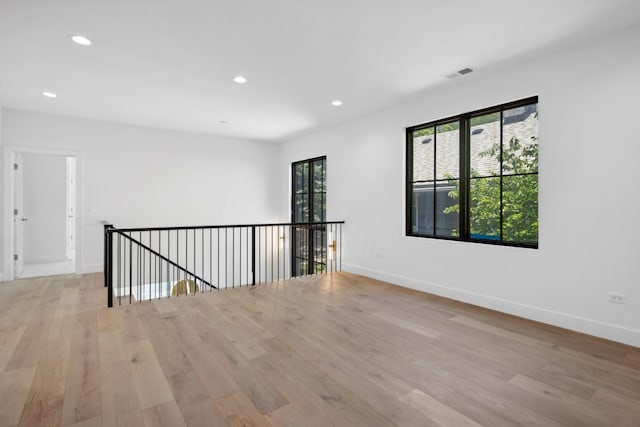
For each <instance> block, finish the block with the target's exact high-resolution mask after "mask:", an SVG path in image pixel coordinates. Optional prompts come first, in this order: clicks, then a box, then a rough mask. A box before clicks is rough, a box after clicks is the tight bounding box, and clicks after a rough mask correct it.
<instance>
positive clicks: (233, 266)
mask: <svg viewBox="0 0 640 427" xmlns="http://www.w3.org/2000/svg"><path fill="white" fill-rule="evenodd" d="M235 284H236V228H235V227H232V228H231V287H232V288H233V287H235Z"/></svg>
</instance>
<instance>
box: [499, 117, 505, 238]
mask: <svg viewBox="0 0 640 427" xmlns="http://www.w3.org/2000/svg"><path fill="white" fill-rule="evenodd" d="M503 120H504V117H503V110H500V241H501V242H502V241H504V238H503V236H504V230H503V220H504V205H503V198H502V188H503V185H502V167H503V165H502V162H503V160H504V159H503V158H502V156H503V153H502V152H503V141H504V125H503Z"/></svg>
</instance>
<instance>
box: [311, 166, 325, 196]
mask: <svg viewBox="0 0 640 427" xmlns="http://www.w3.org/2000/svg"><path fill="white" fill-rule="evenodd" d="M324 166H325V161H324V159H321V160H315V161H314V162H313V191H314V192H315V193H322V192H324V191H326V188H325V187H326V181H325V168H324Z"/></svg>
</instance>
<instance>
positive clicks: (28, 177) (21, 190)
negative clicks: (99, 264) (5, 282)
mask: <svg viewBox="0 0 640 427" xmlns="http://www.w3.org/2000/svg"><path fill="white" fill-rule="evenodd" d="M13 160H14V163H13V241H14V242H13V243H14V244H13V246H14V247H13V249H14V256H13V273H14V277H17V278H27V277H38V276H51V275H57V274H71V273H75V272H76V264H77V263H76V240H77V236H76V228H77V227H76V211H77V209H76V195H77V191H76V158H75V156H69V155H62V154H49V153H40V152H15V153H14V156H13Z"/></svg>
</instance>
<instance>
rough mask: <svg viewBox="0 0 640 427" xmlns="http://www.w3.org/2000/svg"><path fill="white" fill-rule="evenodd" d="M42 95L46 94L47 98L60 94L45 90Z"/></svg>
mask: <svg viewBox="0 0 640 427" xmlns="http://www.w3.org/2000/svg"><path fill="white" fill-rule="evenodd" d="M42 96H46V97H47V98H55V97H56V96H58V95H56V94H55V93H53V92H47V91H44V92H42Z"/></svg>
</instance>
